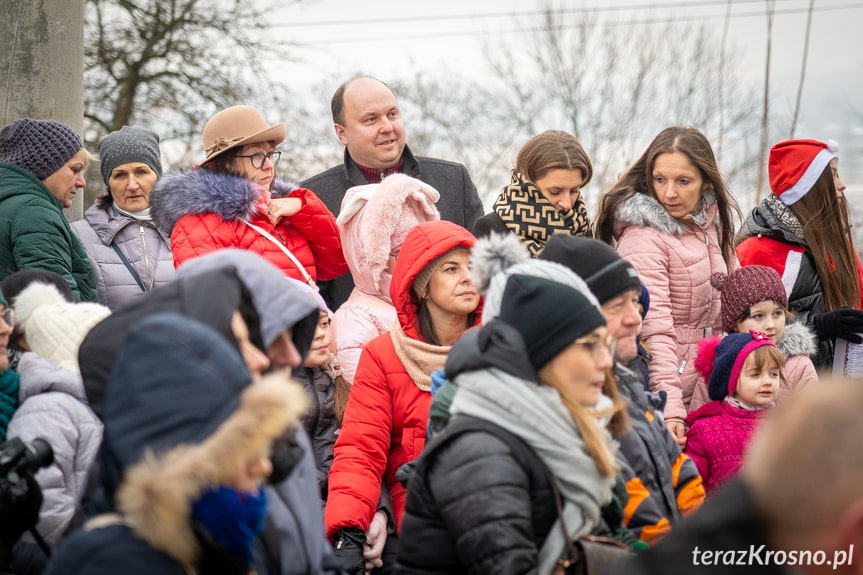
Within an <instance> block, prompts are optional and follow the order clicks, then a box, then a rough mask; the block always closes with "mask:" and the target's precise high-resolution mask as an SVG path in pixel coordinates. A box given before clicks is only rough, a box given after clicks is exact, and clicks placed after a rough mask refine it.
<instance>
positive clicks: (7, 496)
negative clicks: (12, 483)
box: [0, 473, 42, 568]
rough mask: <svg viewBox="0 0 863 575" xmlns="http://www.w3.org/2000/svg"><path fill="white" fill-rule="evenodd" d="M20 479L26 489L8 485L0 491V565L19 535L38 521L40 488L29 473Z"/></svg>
mask: <svg viewBox="0 0 863 575" xmlns="http://www.w3.org/2000/svg"><path fill="white" fill-rule="evenodd" d="M21 480H22V481H24V482H25V485H26V491H24V490H21V489H19V488H18V487H14V488H13V487H8V488H6V489H3V490H2V492H0V566H2V563H4V562H6V561H8V560H9V559H10V558H11V551H12V547H13V546H14V545H15V543H17V541H18V540H19V539H20V538H21V535H23V534H24V532H25V531H27V530H28V529H31V528H33V527H35V526H36V523H38V522H39V509H40V508H41V507H42V490H41V489H40V488H39V484H38V483H36V480H35V479H34V478H33V475H32V474H30V473H27V474H25V475H24V476H23V477H22V478H21ZM4 568H5V566H4Z"/></svg>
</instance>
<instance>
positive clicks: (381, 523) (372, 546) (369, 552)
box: [363, 511, 387, 575]
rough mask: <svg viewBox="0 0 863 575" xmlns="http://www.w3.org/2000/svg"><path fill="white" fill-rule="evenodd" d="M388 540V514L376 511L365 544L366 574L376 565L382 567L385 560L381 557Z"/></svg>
mask: <svg viewBox="0 0 863 575" xmlns="http://www.w3.org/2000/svg"><path fill="white" fill-rule="evenodd" d="M386 542H387V514H386V513H384V512H383V511H376V512H375V516H374V517H372V522H371V525H369V530H368V531H366V543H365V545H363V559H365V561H366V575H369V573H371V572H372V569H374V568H375V567H381V566H382V565H383V564H384V562H383V560H382V559H381V557H382V556H383V553H384V545H385V544H386Z"/></svg>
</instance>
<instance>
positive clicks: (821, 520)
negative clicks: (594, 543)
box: [616, 381, 863, 575]
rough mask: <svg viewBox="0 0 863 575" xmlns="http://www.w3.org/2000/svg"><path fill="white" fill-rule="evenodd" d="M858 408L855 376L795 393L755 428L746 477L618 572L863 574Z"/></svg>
mask: <svg viewBox="0 0 863 575" xmlns="http://www.w3.org/2000/svg"><path fill="white" fill-rule="evenodd" d="M861 409H863V386H861V385H860V382H859V381H852V382H848V381H837V382H822V383H821V384H820V385H817V386H812V387H809V388H806V389H802V390H800V391H798V392H795V393H794V394H792V395H791V397H789V398H788V399H787V400H786V401H785V402H784V403H783V404H782V405H780V406H779V407H778V408H777V409H776V412H775V413H774V414H773V416H772V417H771V418H770V419H768V420H767V421H765V422H764V425H763V426H762V427H761V428H760V430H759V432H758V434H757V435H756V436H755V439H754V440H753V442H752V444H751V445H750V447H749V452H748V454H747V458H746V463H745V464H744V470H743V474H742V476H741V477H740V478H739V479H738V480H737V481H734V482H732V483H731V484H729V485H728V486H726V487H725V488H724V489H722V490H721V491H720V492H719V493H718V494H717V495H716V496H715V497H711V498H710V499H709V500H708V501H707V503H705V504H704V506H703V507H702V508H701V509H700V510H699V511H698V512H697V513H695V515H693V516H692V517H691V518H689V519H686V520H685V521H683V523H681V525H680V526H679V527H677V528H675V530H674V531H672V532H671V534H670V535H669V536H668V537H666V538H665V539H664V540H663V541H662V543H660V544H659V545H657V546H656V547H653V548H651V549H648V550H647V551H645V552H643V553H641V554H639V555H637V556H636V559H635V560H634V561H632V562H630V563H628V564H625V565H622V566H620V568H619V569H618V570H617V571H616V573H620V574H624V573H625V574H626V575H649V574H651V575H652V574H657V575H659V574H662V575H678V574H680V575H683V574H686V575H689V574H693V573H694V574H698V573H715V574H719V575H722V574H728V575H749V574H758V575H768V574H771V575H772V574H776V575H782V574H786V575H790V574H792V573H794V574H798V575H815V574H816V573H842V574H849V573H860V565H861V562H863V457H861V451H860V442H861V440H863V418H861V417H860V410H861Z"/></svg>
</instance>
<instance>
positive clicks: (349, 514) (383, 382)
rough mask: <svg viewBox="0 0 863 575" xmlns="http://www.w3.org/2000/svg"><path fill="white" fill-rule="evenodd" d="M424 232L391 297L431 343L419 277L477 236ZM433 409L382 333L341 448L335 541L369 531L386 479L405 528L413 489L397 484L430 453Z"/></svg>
mask: <svg viewBox="0 0 863 575" xmlns="http://www.w3.org/2000/svg"><path fill="white" fill-rule="evenodd" d="M421 226H423V228H424V230H423V233H422V234H420V233H419V232H418V230H419V228H415V229H414V230H413V232H412V234H416V238H417V241H413V239H412V238H413V236H411V239H410V240H409V241H408V242H406V243H405V244H404V246H403V247H402V251H401V254H400V255H399V263H398V265H396V267H395V270H394V271H393V279H392V286H391V290H390V294H391V296H392V298H393V304H394V305H395V308H396V310H397V311H398V321H399V324H400V325H401V328H402V329H403V330H404V332H405V334H406V335H407V336H408V337H410V338H413V339H416V340H420V341H423V338H422V336H421V335H420V331H419V328H418V323H419V319H418V316H417V304H416V301H415V299H414V297H413V296H412V294H411V284H412V283H413V281H414V278H416V276H417V274H419V272H420V271H422V269H423V268H424V267H426V265H428V264H429V263H431V261H432V260H434V259H435V258H437V257H438V256H440V255H443V254H445V253H446V252H448V251H450V250H452V249H454V248H456V247H459V246H464V247H466V248H470V247H471V246H473V244H474V241H475V238H474V236H473V235H472V234H471V233H470V232H468V231H467V230H466V229H464V228H462V227H461V226H458V225H456V224H453V223H452V222H447V221H437V222H427V223H425V224H421ZM479 312H480V310H477V314H476V315H477V321H479V316H480V313H479ZM430 403H431V393H430V392H428V391H422V390H421V389H420V388H419V387H417V384H416V383H414V381H413V380H412V379H411V377H410V375H408V372H407V370H406V368H405V367H404V365H403V364H402V362H401V360H400V359H399V357H398V355H397V353H396V349H395V345H394V343H393V340H392V337H391V334H389V333H385V334H383V335H380V336H378V337H376V338H375V339H373V340H372V341H370V342H369V343H368V344H367V345H366V347H365V349H364V350H363V353H362V356H361V357H360V363H359V367H358V368H357V373H356V377H355V378H354V385H353V387H352V388H351V397H350V400H349V401H348V405H347V408H346V409H345V415H344V419H343V420H342V429H341V432H340V433H339V438H338V439H337V440H336V445H335V448H334V450H333V451H334V455H335V459H334V461H333V466H332V469H331V470H330V477H329V496H328V497H327V508H326V511H325V516H324V523H325V524H326V530H327V536H328V537H330V538H332V537H333V535H334V534H335V533H336V532H337V531H339V530H340V529H343V528H346V527H359V528H360V529H362V530H363V531H367V530H368V528H369V524H370V523H371V520H372V516H373V515H374V513H375V510H376V509H377V505H378V501H379V499H380V493H381V481H385V482H386V484H387V486H388V487H389V490H390V495H391V496H392V502H393V510H394V512H395V520H396V527H397V528H398V527H399V526H400V523H401V517H402V514H403V513H404V506H405V488H404V487H402V485H401V483H399V482H398V481H397V480H396V471H397V470H398V468H399V467H401V466H402V465H403V464H405V463H408V462H409V461H413V460H414V459H416V458H417V457H418V456H419V455H420V453H421V452H422V450H423V446H424V445H425V439H426V427H427V425H428V416H429V404H430Z"/></svg>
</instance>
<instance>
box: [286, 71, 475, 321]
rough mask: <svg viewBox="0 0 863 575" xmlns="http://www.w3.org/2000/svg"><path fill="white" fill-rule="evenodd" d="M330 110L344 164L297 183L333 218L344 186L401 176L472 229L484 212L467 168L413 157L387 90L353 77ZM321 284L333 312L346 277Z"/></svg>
mask: <svg viewBox="0 0 863 575" xmlns="http://www.w3.org/2000/svg"><path fill="white" fill-rule="evenodd" d="M331 108H332V113H333V124H334V127H335V130H336V135H337V136H338V138H339V141H340V142H341V143H342V144H343V145H344V146H345V160H344V163H342V164H339V165H338V166H334V167H332V168H330V169H328V170H326V171H325V172H321V173H320V174H317V175H315V176H312V177H311V178H309V179H307V180H305V181H304V182H302V183H301V184H300V185H301V186H302V187H304V188H309V189H310V190H312V191H313V192H315V193H316V194H317V195H318V197H319V198H321V200H323V202H324V203H325V204H326V205H327V207H328V208H329V209H330V211H332V212H333V213H334V214H335V215H337V216H338V214H339V211H340V210H341V205H342V198H344V196H345V192H346V191H347V190H348V189H349V188H352V187H353V186H360V185H364V184H375V183H379V182H380V181H381V180H382V179H383V178H384V177H386V176H388V175H390V174H395V173H402V174H407V175H409V176H412V177H414V178H417V179H419V180H422V181H423V182H425V183H427V184H429V185H430V186H432V187H433V188H435V189H436V190H437V191H438V192H440V200H439V201H438V203H437V208H438V210H439V211H440V216H441V219H443V220H449V221H451V222H453V223H456V224H458V225H460V226H463V227H465V228H467V229H471V228H473V224H474V222H475V221H476V220H477V219H478V218H479V217H480V216H481V215H482V213H483V208H482V202H481V201H480V199H479V195H478V194H477V192H476V186H474V183H473V181H472V180H471V179H470V175H469V174H468V172H467V169H466V168H465V167H464V166H463V165H462V164H458V163H455V162H448V161H446V160H439V159H436V158H425V157H421V156H414V154H413V152H411V150H410V148H408V146H407V144H405V127H404V123H403V121H402V115H401V109H400V108H399V102H398V98H397V97H396V95H395V93H394V92H393V91H392V89H391V88H390V87H389V86H387V85H386V84H384V83H383V82H381V81H380V80H376V79H374V78H369V77H365V76H359V77H356V78H353V79H351V80H348V81H347V82H345V83H344V84H342V85H341V86H339V88H338V89H337V90H336V92H335V94H333V99H332V101H331ZM320 283H321V284H324V285H322V286H321V287H322V293H324V297H325V299H326V300H327V304H328V305H329V307H330V309H332V310H333V311H335V310H336V309H337V308H338V306H340V305H341V304H342V303H343V302H344V301H345V300H346V299H347V298H348V296H349V295H350V293H351V290H352V289H353V280H352V279H351V277H350V274H345V275H344V276H342V277H340V278H336V279H335V280H333V281H332V282H320ZM326 284H329V285H326Z"/></svg>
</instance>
